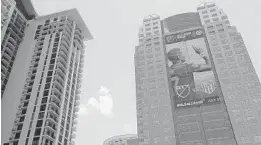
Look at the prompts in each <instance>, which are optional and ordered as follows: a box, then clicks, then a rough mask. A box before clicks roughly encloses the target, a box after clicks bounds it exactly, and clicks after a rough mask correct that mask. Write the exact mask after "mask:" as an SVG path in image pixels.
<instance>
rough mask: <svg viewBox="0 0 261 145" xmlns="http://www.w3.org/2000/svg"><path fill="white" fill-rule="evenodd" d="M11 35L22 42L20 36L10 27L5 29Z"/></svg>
mask: <svg viewBox="0 0 261 145" xmlns="http://www.w3.org/2000/svg"><path fill="white" fill-rule="evenodd" d="M7 29H8V30H9V31H10V32H11V33H12V34H13V35H15V37H16V38H17V39H18V41H22V38H21V36H19V35H17V34H16V33H15V32H14V31H13V30H12V29H11V28H10V27H9V28H7Z"/></svg>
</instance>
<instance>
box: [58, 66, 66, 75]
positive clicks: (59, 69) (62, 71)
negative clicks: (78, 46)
mask: <svg viewBox="0 0 261 145" xmlns="http://www.w3.org/2000/svg"><path fill="white" fill-rule="evenodd" d="M57 67H58V68H57V69H56V71H57V73H58V74H59V75H61V76H65V75H66V73H65V71H64V70H63V68H61V67H60V66H57Z"/></svg>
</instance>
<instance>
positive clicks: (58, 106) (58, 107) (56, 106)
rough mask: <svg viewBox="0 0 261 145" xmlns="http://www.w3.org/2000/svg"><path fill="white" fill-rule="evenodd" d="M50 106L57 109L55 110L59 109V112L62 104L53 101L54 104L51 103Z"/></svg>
mask: <svg viewBox="0 0 261 145" xmlns="http://www.w3.org/2000/svg"><path fill="white" fill-rule="evenodd" d="M50 105H51V106H53V107H55V108H56V109H58V110H59V109H60V104H59V103H56V102H53V101H52V102H50Z"/></svg>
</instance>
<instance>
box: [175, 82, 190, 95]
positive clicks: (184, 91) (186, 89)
mask: <svg viewBox="0 0 261 145" xmlns="http://www.w3.org/2000/svg"><path fill="white" fill-rule="evenodd" d="M175 92H176V94H177V95H178V97H180V98H183V99H185V98H186V97H188V96H189V94H190V86H189V84H187V85H180V86H177V87H176V88H175Z"/></svg>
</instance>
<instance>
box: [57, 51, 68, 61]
mask: <svg viewBox="0 0 261 145" xmlns="http://www.w3.org/2000/svg"><path fill="white" fill-rule="evenodd" d="M59 55H60V56H61V57H62V58H63V59H64V60H65V61H66V63H67V61H68V59H67V58H68V55H67V53H66V52H65V51H64V49H61V51H60V52H59Z"/></svg>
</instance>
